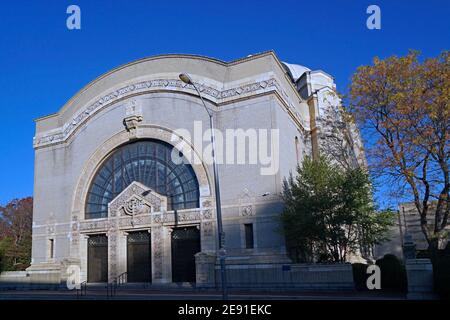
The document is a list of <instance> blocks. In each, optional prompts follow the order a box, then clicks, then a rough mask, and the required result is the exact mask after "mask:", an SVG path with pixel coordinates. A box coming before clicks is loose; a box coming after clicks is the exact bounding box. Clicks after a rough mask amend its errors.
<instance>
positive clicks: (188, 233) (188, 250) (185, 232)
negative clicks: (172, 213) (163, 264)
mask: <svg viewBox="0 0 450 320" xmlns="http://www.w3.org/2000/svg"><path fill="white" fill-rule="evenodd" d="M197 252H200V231H199V230H198V229H197V227H185V228H175V229H173V231H172V282H195V257H194V255H195V254H196V253H197Z"/></svg>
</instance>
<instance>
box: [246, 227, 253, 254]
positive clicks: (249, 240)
mask: <svg viewBox="0 0 450 320" xmlns="http://www.w3.org/2000/svg"><path fill="white" fill-rule="evenodd" d="M244 228H245V248H246V249H253V247H254V243H253V224H252V223H247V224H244Z"/></svg>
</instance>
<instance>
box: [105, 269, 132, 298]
mask: <svg viewBox="0 0 450 320" xmlns="http://www.w3.org/2000/svg"><path fill="white" fill-rule="evenodd" d="M127 278H128V273H127V272H124V273H121V274H119V275H118V276H117V277H115V278H114V279H113V280H112V281H111V282H108V283H107V284H106V296H107V297H108V298H109V297H113V296H115V295H116V292H117V288H118V287H119V286H120V285H122V284H125V283H127Z"/></svg>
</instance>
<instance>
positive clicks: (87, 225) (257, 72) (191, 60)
mask: <svg viewBox="0 0 450 320" xmlns="http://www.w3.org/2000/svg"><path fill="white" fill-rule="evenodd" d="M302 68H303V67H301V66H295V65H289V64H283V63H282V62H281V61H280V60H279V59H278V58H277V56H276V55H275V54H274V53H273V52H266V53H262V54H257V55H253V56H249V57H247V58H243V59H239V60H236V61H232V62H229V63H226V62H222V61H218V60H215V59H210V58H205V57H199V56H189V55H164V56H157V57H151V58H146V59H142V60H138V61H135V62H132V63H129V64H126V65H124V66H121V67H119V68H116V69H114V70H112V71H110V72H108V73H106V74H104V75H102V76H100V77H99V78H97V79H96V80H94V81H93V82H91V83H90V84H88V85H87V86H86V87H85V88H83V89H82V90H81V91H80V92H78V93H77V94H76V95H75V96H74V97H73V98H72V99H70V100H69V101H68V102H67V103H66V105H64V106H63V107H62V108H61V110H60V111H59V112H58V113H56V114H54V115H50V116H47V117H43V118H40V119H38V120H37V121H36V135H35V137H34V148H35V189H34V216H33V246H32V266H31V267H30V270H46V268H48V267H47V266H48V265H49V264H50V265H52V266H66V265H67V264H75V265H78V266H79V267H80V269H81V280H82V281H84V280H86V279H87V270H88V266H87V238H88V237H89V235H92V234H106V235H107V237H108V280H109V281H111V280H112V279H114V278H115V277H117V276H118V275H119V274H121V273H123V272H126V271H127V270H126V268H127V264H126V236H127V233H128V232H131V231H136V230H148V231H149V232H150V233H151V261H152V262H151V263H152V268H151V270H152V281H153V282H154V283H170V282H171V281H172V279H171V265H172V261H171V259H172V257H171V241H170V239H171V232H172V229H173V228H174V227H175V226H196V227H197V228H198V229H199V230H200V242H201V252H200V253H198V254H197V255H196V256H195V259H196V261H197V266H196V270H197V275H196V279H197V282H198V283H202V284H205V283H208V282H211V281H214V279H215V277H216V276H215V275H214V272H215V271H214V270H215V268H214V266H213V265H211V264H214V263H216V252H217V248H218V243H217V232H216V228H217V227H216V223H217V220H216V213H215V199H214V196H213V195H214V192H213V191H214V190H213V188H214V183H213V174H212V167H211V166H210V165H209V164H208V163H206V162H205V161H204V159H203V154H202V152H201V150H198V148H197V147H196V146H194V145H191V146H190V147H191V148H192V150H193V154H194V159H195V160H196V161H193V163H191V166H192V169H193V171H194V172H195V176H196V178H197V181H198V185H199V195H200V197H199V207H198V208H193V209H185V210H178V211H177V212H174V211H173V210H169V209H168V204H167V198H166V197H165V196H164V195H161V194H157V193H156V192H154V191H153V190H151V189H150V188H148V187H147V186H145V185H142V184H139V183H132V184H131V185H130V186H128V187H127V188H126V189H125V190H124V191H123V192H122V193H121V194H120V195H119V196H117V197H116V198H115V199H114V200H113V201H112V202H111V203H109V209H108V217H104V218H99V219H87V218H86V215H85V207H86V199H87V193H88V190H89V187H90V185H91V184H92V180H93V177H94V175H95V174H96V172H97V171H98V169H99V168H100V166H101V164H102V163H103V162H104V161H105V159H106V158H107V157H108V155H110V154H111V153H112V152H113V151H114V150H116V149H117V148H118V147H119V146H122V145H124V144H126V143H129V142H131V141H139V140H142V139H154V140H159V141H162V142H165V143H169V144H173V138H174V136H178V138H183V137H181V136H179V135H178V133H177V132H178V131H177V130H178V129H180V128H183V129H185V130H187V131H188V132H189V133H190V134H191V135H193V134H194V121H201V122H202V123H203V127H204V129H206V128H208V126H207V124H208V114H207V113H206V111H205V110H204V108H203V106H202V104H201V101H200V99H199V98H198V96H196V91H195V89H194V87H193V86H192V85H187V84H185V83H183V82H182V81H181V80H179V79H178V75H179V74H180V73H181V72H187V73H189V74H190V75H191V76H192V78H193V80H194V83H195V84H196V85H197V86H198V88H199V90H200V92H201V94H202V96H203V97H204V99H205V101H206V103H207V105H208V107H209V108H210V109H211V110H212V112H213V114H214V121H215V127H216V128H217V129H218V130H221V131H223V132H225V129H243V130H247V129H257V130H258V129H269V130H270V129H279V130H280V133H279V145H280V150H281V155H280V157H279V170H277V171H276V173H274V174H272V175H261V174H260V172H261V167H262V165H261V164H219V175H220V182H221V197H222V211H223V221H224V231H225V234H226V249H227V261H230V263H232V262H233V261H247V263H248V264H274V265H281V264H283V263H289V259H288V258H287V256H286V250H285V247H284V240H283V236H282V235H281V234H280V232H279V226H278V223H277V219H276V218H277V216H278V215H279V213H280V212H281V210H282V203H281V199H280V196H279V195H280V192H281V189H282V181H283V178H284V177H286V176H287V175H288V174H289V172H291V171H294V170H295V168H296V166H297V165H298V164H299V163H301V161H302V159H303V158H304V157H305V156H307V155H312V156H314V155H315V154H316V155H317V154H318V152H319V151H320V148H321V146H322V145H324V144H325V143H324V142H323V141H328V140H327V134H326V133H325V132H326V128H327V126H329V123H327V122H326V121H325V120H324V119H325V118H326V116H325V114H329V113H330V112H334V113H335V114H336V113H337V114H339V112H340V111H339V106H340V101H339V99H338V98H337V97H336V95H335V92H334V83H333V79H332V77H331V76H329V75H327V74H326V73H324V72H322V71H310V70H309V69H307V68H303V69H302ZM299 70H301V71H302V72H303V73H301V72H300V71H299ZM340 119H341V120H340V121H341V122H340V124H341V123H342V124H343V125H344V126H345V128H347V129H346V133H345V136H346V137H347V140H348V141H350V140H351V142H350V143H348V144H347V145H346V148H347V151H348V152H349V156H348V157H351V160H350V161H357V162H359V163H361V161H362V159H363V153H362V149H361V147H360V146H361V144H360V140H359V136H358V133H357V131H356V130H354V128H353V127H351V124H348V123H346V122H345V119H343V118H340ZM352 128H353V129H352ZM321 135H323V136H324V138H323V137H321ZM339 139H340V140H342V139H344V138H342V137H341V136H340V138H339ZM344 140H345V139H344ZM203 144H204V145H203V147H206V146H207V145H208V141H204V142H203ZM146 192H148V193H147V194H146ZM248 223H251V224H253V242H254V245H253V248H250V249H249V248H246V245H245V244H246V238H245V232H244V228H243V226H244V224H248ZM50 243H51V246H52V250H53V251H52V252H50V251H51V250H50V249H49V246H50ZM62 273H63V274H64V271H63V272H62Z"/></svg>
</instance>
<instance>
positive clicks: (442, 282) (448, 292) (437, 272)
mask: <svg viewBox="0 0 450 320" xmlns="http://www.w3.org/2000/svg"><path fill="white" fill-rule="evenodd" d="M434 288H435V291H436V293H437V294H439V295H440V296H441V297H442V298H446V299H448V298H450V256H441V257H439V258H438V259H437V261H436V263H435V265H434Z"/></svg>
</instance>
